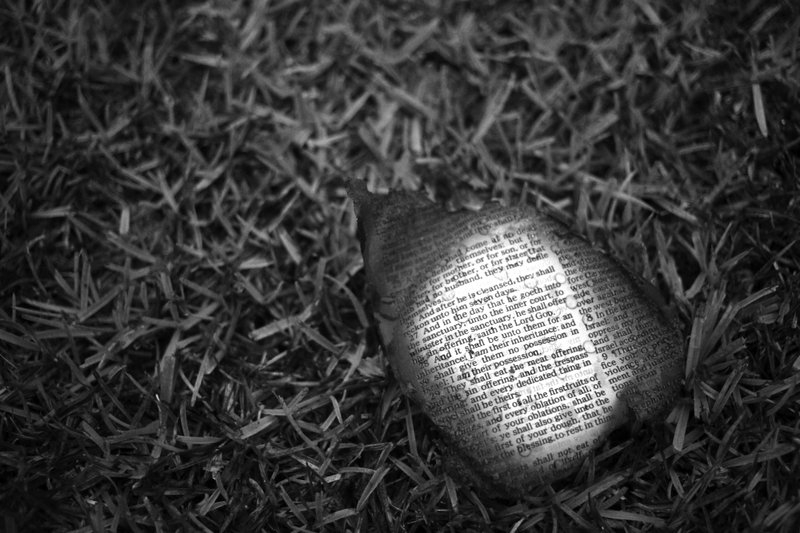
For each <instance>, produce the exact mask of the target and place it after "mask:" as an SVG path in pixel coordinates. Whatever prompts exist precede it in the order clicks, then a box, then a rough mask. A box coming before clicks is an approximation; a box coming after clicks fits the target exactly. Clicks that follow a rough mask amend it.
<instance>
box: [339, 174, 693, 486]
mask: <svg viewBox="0 0 800 533" xmlns="http://www.w3.org/2000/svg"><path fill="white" fill-rule="evenodd" d="M350 194H351V197H352V198H353V200H354V204H355V207H356V213H357V216H358V220H359V235H360V238H361V246H362V253H363V255H364V263H365V269H366V275H367V281H368V283H369V285H371V287H372V290H373V291H374V296H375V301H374V312H375V319H376V321H377V325H378V327H379V330H380V335H381V338H382V341H383V343H384V346H385V349H386V351H387V355H388V357H389V361H390V363H391V365H392V367H393V369H394V372H395V374H396V375H397V377H398V379H399V380H400V381H401V382H402V383H403V384H404V386H405V389H406V391H407V393H408V394H409V395H410V396H411V397H412V399H413V400H415V401H417V402H418V403H419V404H420V405H421V406H422V408H423V411H424V412H425V414H426V415H427V416H428V417H430V419H431V420H432V421H433V422H434V423H435V424H436V425H437V426H438V427H439V428H440V429H441V430H442V433H443V434H444V435H445V437H446V438H447V440H448V443H449V445H450V446H451V448H452V449H453V450H454V451H455V454H456V457H455V460H454V461H451V462H452V463H455V464H457V465H460V466H459V467H458V468H459V470H460V471H461V475H460V477H461V478H462V479H464V478H467V479H470V480H472V481H474V482H475V483H476V484H478V485H479V487H480V488H483V489H489V490H494V491H500V492H502V493H506V494H512V495H513V494H517V495H518V494H520V491H521V490H524V489H525V488H527V487H531V486H533V485H536V484H539V483H544V482H548V481H552V480H555V479H557V478H560V477H564V476H565V475H567V474H569V473H570V472H572V471H573V470H575V468H577V467H578V466H579V465H580V464H581V463H582V461H583V459H584V458H585V457H586V456H587V454H588V453H589V451H590V450H591V449H593V448H595V447H597V446H599V445H600V444H602V443H603V442H604V440H605V438H606V437H607V436H608V434H609V433H610V432H611V431H612V430H613V429H615V428H617V427H619V426H622V425H624V424H627V423H630V422H632V421H637V420H647V419H651V418H653V417H656V416H659V415H660V414H662V413H664V412H665V409H666V408H668V407H669V406H670V404H671V403H672V401H673V399H674V397H675V395H676V393H677V391H678V390H679V388H680V384H681V376H682V369H683V342H682V339H681V336H680V333H679V331H678V329H677V327H676V325H675V324H674V323H673V322H672V321H671V320H670V319H669V318H668V317H667V316H665V315H664V313H663V308H662V306H660V305H659V304H657V303H656V302H655V301H654V300H653V298H652V297H651V294H652V292H654V291H653V288H652V287H651V286H650V285H649V284H647V283H645V282H644V281H643V280H641V279H639V278H638V277H636V276H634V275H631V274H630V273H629V272H628V271H626V270H625V269H624V268H623V267H621V266H620V265H619V264H618V263H617V262H615V261H614V260H612V259H610V258H609V257H607V256H605V255H604V254H603V253H601V252H599V251H598V250H596V249H594V248H592V247H591V246H590V245H589V244H588V243H586V242H585V241H583V240H582V239H580V238H578V237H576V236H575V235H572V234H570V233H569V232H568V231H567V230H566V229H565V228H564V226H563V225H561V224H560V223H558V222H556V221H554V220H552V219H551V218H549V217H547V216H544V215H542V214H540V213H538V212H537V211H535V210H533V209H530V208H522V207H515V208H505V207H501V206H499V205H491V206H486V207H484V208H483V209H482V210H481V211H478V212H471V211H462V212H454V213H448V212H445V211H443V210H442V209H441V208H440V207H438V206H436V205H434V204H432V203H430V202H429V201H427V200H426V199H425V198H424V197H423V196H422V195H419V194H416V193H407V192H397V193H391V194H389V195H385V196H379V195H374V194H371V193H369V192H367V190H366V187H365V186H364V184H363V183H361V182H356V181H353V182H351V184H350Z"/></svg>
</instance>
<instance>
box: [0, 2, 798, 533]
mask: <svg viewBox="0 0 800 533" xmlns="http://www.w3.org/2000/svg"><path fill="white" fill-rule="evenodd" d="M620 4H621V5H619V6H618V5H617V3H615V2H605V1H596V2H582V3H578V2H569V1H568V2H552V3H551V2H541V3H536V7H534V6H532V5H529V3H525V2H510V1H509V2H499V3H497V4H496V5H494V6H492V7H488V4H487V6H484V7H481V6H480V5H479V6H477V7H476V6H473V5H472V4H471V3H468V2H461V1H456V0H452V1H441V2H411V1H409V2H386V3H380V5H373V4H371V3H367V2H362V1H359V0H339V1H334V2H320V1H313V0H312V1H311V2H297V1H294V0H278V1H275V2H267V1H260V0H253V1H252V2H245V1H234V2H215V1H207V2H180V3H178V2H175V3H173V2H158V1H153V0H143V1H141V2H137V3H127V2H119V1H114V2H97V1H89V2H71V1H47V0H43V1H41V2H25V1H24V0H16V1H12V0H5V1H4V2H3V3H2V5H1V6H0V35H2V37H0V79H2V82H1V83H0V135H2V142H1V143H0V279H2V280H3V284H2V286H0V515H2V524H1V525H0V528H1V529H3V530H4V531H6V532H9V533H11V532H16V531H32V530H37V531H46V530H49V531H134V532H136V531H178V530H185V531H215V532H217V531H261V530H263V531H579V530H587V531H600V530H602V531H659V530H669V531H767V530H769V531H787V532H791V531H797V527H798V524H799V523H800V482H798V472H800V454H798V451H800V416H799V415H800V389H799V388H798V380H799V379H800V373H799V372H800V359H799V358H798V357H800V340H798V338H799V337H800V330H798V317H799V315H800V298H799V297H798V294H800V274H798V266H799V265H800V253H798V241H797V239H798V235H799V234H800V233H799V232H798V229H800V223H799V222H800V185H799V183H798V174H799V173H798V161H799V160H800V158H799V157H798V156H800V110H799V109H800V108H798V106H797V103H798V101H800V61H799V60H798V53H799V52H800V42H799V39H800V9H798V7H797V6H796V5H795V3H794V2H790V1H789V0H782V1H781V0H773V1H771V2H756V1H751V2H742V3H736V2H723V1H692V2H687V3H685V5H684V7H683V9H677V8H676V7H674V6H673V4H672V3H671V2H666V1H661V0H631V1H625V2H621V3H620ZM351 177H352V178H356V179H362V180H366V181H367V182H368V184H369V186H370V187H371V188H372V189H373V190H375V191H385V190H389V189H424V190H427V191H428V193H429V194H430V195H431V197H434V198H436V199H438V200H439V201H443V202H448V203H449V204H450V205H453V206H458V205H472V204H475V203H478V202H482V201H485V200H488V199H490V198H499V199H502V200H503V201H505V202H507V203H509V204H513V203H518V202H522V203H528V204H533V205H538V206H540V207H541V208H542V209H546V210H548V211H550V212H552V213H554V214H556V215H558V216H561V217H562V218H565V219H567V220H569V221H570V222H571V224H572V225H573V226H574V227H575V228H577V229H578V230H579V231H580V232H581V233H583V234H584V235H586V236H587V237H588V238H590V239H591V240H592V241H593V242H595V243H596V244H597V245H598V246H602V247H604V248H607V249H608V250H610V251H611V252H612V253H613V254H615V255H617V256H619V257H620V258H622V259H623V260H624V261H625V262H626V263H628V264H629V265H631V267H632V268H633V269H634V270H636V271H638V272H640V273H642V274H643V275H645V276H646V277H648V278H651V279H653V280H655V281H656V282H657V283H658V284H659V286H660V288H661V290H662V292H663V293H664V294H665V295H666V296H668V297H669V299H670V301H671V302H672V305H673V306H674V307H675V309H676V310H677V313H678V316H679V317H680V319H681V321H682V323H683V325H684V327H685V331H686V338H687V341H686V352H687V366H686V383H685V387H684V390H683V393H682V396H681V399H680V400H679V402H678V404H677V406H676V408H675V409H674V410H673V412H672V414H671V415H670V417H669V419H668V420H667V421H666V422H665V423H663V424H654V425H653V426H652V427H648V428H645V430H644V431H641V432H639V433H636V434H626V433H624V432H621V433H620V434H619V435H615V436H614V437H613V438H612V439H611V440H610V441H609V443H608V444H606V446H605V447H603V448H602V449H600V450H598V452H597V453H596V454H595V455H594V456H593V457H592V458H590V459H589V460H588V461H587V462H586V464H585V465H584V466H583V467H582V469H581V470H580V471H579V472H578V474H577V475H576V476H574V477H573V478H570V479H567V480H564V481H560V482H558V483H554V484H552V485H547V486H542V487H541V488H539V489H537V490H536V491H534V492H533V493H531V494H524V495H523V494H521V495H520V498H519V499H518V500H515V501H507V500H498V499H495V498H492V497H491V495H485V494H477V493H475V492H474V491H473V490H472V489H470V488H469V487H465V486H459V485H457V483H456V482H455V481H453V480H452V479H451V478H450V477H449V476H447V474H446V471H445V469H444V462H445V459H444V458H443V456H442V448H441V445H440V442H439V440H438V438H437V434H436V430H435V428H433V427H431V425H430V424H429V423H428V422H427V421H426V420H425V419H424V418H423V417H422V416H421V415H420V413H419V411H418V409H417V408H415V407H414V406H413V405H410V404H409V403H408V401H407V400H406V399H405V398H404V397H403V396H402V395H401V394H400V391H399V388H398V386H397V384H396V382H395V381H394V379H393V377H392V375H391V371H390V370H389V369H388V368H387V367H386V362H385V360H384V357H383V355H382V352H381V349H380V347H379V346H378V344H377V341H376V336H375V334H374V332H373V331H372V330H371V328H370V320H369V318H368V316H369V314H368V313H369V310H368V309H365V304H364V302H366V300H367V299H366V296H365V287H364V275H363V267H362V260H361V256H360V250H359V248H358V245H357V240H356V238H355V220H354V218H353V215H352V212H351V206H350V202H349V200H348V198H347V196H346V193H345V189H344V186H343V185H344V181H343V178H351Z"/></svg>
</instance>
